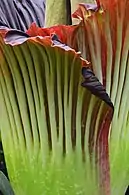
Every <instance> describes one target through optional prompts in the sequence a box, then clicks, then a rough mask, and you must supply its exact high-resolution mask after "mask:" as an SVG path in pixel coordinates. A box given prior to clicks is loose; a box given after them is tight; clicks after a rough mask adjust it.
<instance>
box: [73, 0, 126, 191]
mask: <svg viewBox="0 0 129 195" xmlns="http://www.w3.org/2000/svg"><path fill="white" fill-rule="evenodd" d="M128 10H129V1H128V0H122V1H120V0H108V1H106V0H100V1H97V5H96V6H92V5H86V4H80V6H79V8H78V10H77V11H76V12H75V13H74V14H73V16H74V17H76V18H79V20H81V23H80V32H82V33H81V35H79V37H80V39H81V41H80V42H79V43H80V44H79V45H78V47H79V49H80V50H81V51H82V54H83V57H84V58H87V59H88V60H90V61H91V64H92V69H93V71H94V73H95V75H96V76H97V77H98V78H99V80H100V81H101V82H102V83H103V84H104V86H105V87H106V90H107V92H108V94H109V96H110V98H111V100H112V102H113V103H114V117H113V121H112V124H111V132H110V136H109V143H110V152H109V153H110V176H111V194H124V191H125V189H126V186H127V184H128V182H129V165H128V160H129V159H128V153H129V144H128V138H129V118H128V116H129V104H128V99H129V87H128V82H129V80H128V75H129V12H128ZM80 32H79V33H80ZM82 35H83V36H82ZM118 175H119V177H118Z"/></svg>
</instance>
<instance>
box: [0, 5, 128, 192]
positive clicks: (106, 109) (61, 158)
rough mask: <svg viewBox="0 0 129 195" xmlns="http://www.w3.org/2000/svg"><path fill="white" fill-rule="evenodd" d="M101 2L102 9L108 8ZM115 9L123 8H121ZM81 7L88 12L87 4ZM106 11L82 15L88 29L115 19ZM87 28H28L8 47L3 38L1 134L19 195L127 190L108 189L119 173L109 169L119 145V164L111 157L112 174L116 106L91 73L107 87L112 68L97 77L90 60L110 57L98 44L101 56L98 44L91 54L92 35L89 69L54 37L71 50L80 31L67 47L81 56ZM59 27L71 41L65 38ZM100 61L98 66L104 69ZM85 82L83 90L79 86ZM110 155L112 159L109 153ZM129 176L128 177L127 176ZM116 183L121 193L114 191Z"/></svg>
mask: <svg viewBox="0 0 129 195" xmlns="http://www.w3.org/2000/svg"><path fill="white" fill-rule="evenodd" d="M104 2H106V1H103V2H101V3H102V5H104V6H105V4H104ZM115 3H116V5H118V4H117V3H119V1H115ZM124 3H126V1H124ZM122 5H123V4H122ZM106 6H107V5H106ZM82 7H83V10H85V7H84V5H82ZM119 7H121V6H119ZM107 8H108V7H104V10H102V7H101V9H100V4H98V7H96V9H95V10H97V11H95V12H94V10H92V12H91V11H90V10H88V12H86V15H84V18H85V16H86V22H87V21H88V24H89V22H90V24H91V25H93V26H94V21H93V20H92V19H93V18H95V20H97V19H98V18H99V19H98V20H99V22H100V23H101V22H103V21H106V18H105V13H108V14H109V16H110V12H108V9H107ZM88 9H89V8H88ZM87 13H88V15H87ZM111 13H112V14H113V12H111ZM115 13H117V11H116V10H115ZM76 14H77V12H76ZM101 14H102V15H101ZM77 16H79V15H78V14H77ZM87 16H88V17H87ZM127 16H128V15H127ZM79 18H80V16H79ZM81 19H82V18H81ZM124 20H125V19H124ZM84 21H85V20H84ZM86 22H85V25H84V24H83V23H82V22H81V24H79V25H78V26H74V27H72V26H67V27H65V26H58V27H52V28H49V29H39V28H36V27H35V28H32V27H31V29H33V30H34V29H35V30H37V31H36V32H34V31H33V32H32V31H31V29H29V30H28V31H27V33H28V34H25V33H24V34H23V33H22V32H18V31H10V32H8V33H7V35H6V37H5V39H4V40H3V38H1V44H0V45H1V46H0V47H1V50H0V51H1V59H2V60H1V62H0V74H1V75H0V79H1V80H0V81H1V82H0V84H1V87H0V98H1V99H0V100H1V102H2V112H1V121H0V125H1V135H2V142H3V147H4V153H5V157H6V164H7V168H8V172H9V176H10V180H11V183H12V185H13V187H14V190H15V193H16V194H18V195H20V194H21V195H22V194H46V195H47V194H60V195H64V194H71V195H72V194H89V195H90V194H91V195H93V194H95V195H97V194H99V195H100V194H102V195H105V194H106V195H109V194H118V193H119V192H123V190H124V188H123V186H124V185H127V184H126V183H125V182H126V181H125V180H124V181H123V186H120V183H119V182H118V183H117V182H116V181H117V180H115V179H116V178H115V177H114V178H113V179H112V178H111V184H110V172H111V176H112V175H113V176H114V175H115V174H116V169H115V168H114V165H113V166H112V162H113V163H114V164H115V163H117V164H118V162H115V161H116V159H117V157H118V153H117V152H118V151H117V149H119V148H118V144H117V142H115V143H114V145H116V144H117V145H116V148H115V149H114V146H113V149H114V152H115V158H114V159H113V160H112V157H111V158H110V165H111V166H110V167H111V171H110V167H109V162H108V160H109V159H108V133H109V130H110V127H111V129H112V132H113V131H115V128H114V127H113V124H112V125H111V126H110V122H111V118H112V114H113V107H112V104H111V102H110V99H109V98H108V96H107V94H106V92H105V90H104V88H103V86H102V85H101V84H100V83H99V81H98V80H97V78H96V77H95V76H94V74H93V73H92V72H91V70H90V69H91V68H92V66H93V70H94V72H95V74H96V75H97V73H96V70H97V71H98V72H99V74H98V75H97V76H99V75H102V76H101V77H99V79H100V81H105V77H104V75H103V72H101V69H102V70H103V69H104V68H103V67H107V64H106V63H104V62H103V63H102V68H101V66H100V70H99V69H97V68H96V69H94V66H95V63H94V62H95V61H93V60H92V57H93V58H94V55H93V54H94V53H95V54H96V51H97V52H100V56H101V55H104V54H105V53H104V54H103V50H101V48H100V43H99V39H98V45H97V49H96V45H95V43H94V42H93V45H92V46H93V50H95V51H94V53H93V51H92V50H91V45H90V41H89V40H90V39H91V38H92V37H91V38H89V37H90V36H91V35H92V34H93V35H94V31H93V29H92V30H91V31H90V33H91V34H90V36H89V37H87V36H86V38H87V42H85V44H84V45H83V48H89V49H88V50H87V52H86V53H85V54H86V55H88V60H91V62H92V63H91V65H90V64H87V62H86V61H84V60H83V59H82V58H81V57H80V54H79V53H77V52H75V50H73V49H70V48H69V47H67V46H66V45H63V44H62V43H61V42H60V41H59V40H58V38H57V37H56V36H55V35H51V34H53V33H56V34H57V35H58V37H59V38H60V40H61V41H62V42H66V43H67V44H69V39H68V38H69V37H70V36H73V37H74V35H75V34H73V32H74V33H75V32H76V33H77V34H76V35H78V36H77V37H78V38H77V37H76V35H75V37H76V38H75V43H74V44H73V42H70V46H71V47H74V46H77V48H79V49H80V50H81V44H79V45H78V40H80V38H79V32H80V31H81V30H83V28H82V26H81V25H82V24H83V27H84V26H87V25H88V24H86ZM106 23H107V22H106ZM97 24H98V23H97ZM102 24H103V23H101V25H102ZM101 25H100V26H99V27H98V30H100V27H101ZM33 27H34V26H33ZM124 27H126V26H125V25H124ZM62 28H64V31H63V32H66V33H67V34H64V35H60V33H61V31H62V30H60V29H62ZM71 28H73V29H71ZM74 30H75V31H74ZM77 31H78V32H77ZM87 32H89V31H87V29H86V30H84V32H83V35H85V33H87ZM95 32H97V31H95ZM38 33H40V34H38ZM68 33H69V34H68ZM71 33H72V34H71ZM2 34H3V31H2ZM28 35H30V36H32V35H33V37H29V36H28ZM37 35H40V36H37ZM66 35H69V37H68V38H67V36H66ZM64 37H66V40H65V39H64ZM88 38H89V39H88ZM95 40H96V39H95ZM115 40H116V39H115ZM5 41H6V44H5ZM70 41H71V39H70ZM118 41H119V40H118ZM104 43H105V42H104ZM72 44H73V45H74V46H73V45H72ZM102 48H103V47H102ZM122 48H123V47H122ZM98 49H99V50H98ZM127 49H128V46H127ZM115 51H116V50H115ZM127 51H128V50H127ZM82 54H83V55H84V51H83V50H82ZM98 56H99V55H97V56H96V63H97V62H100V58H98ZM118 56H119V53H118ZM84 57H85V56H84ZM86 57H87V56H86ZM127 58H128V54H127ZM102 59H103V60H104V59H106V58H105V57H103V58H102ZM115 59H116V57H114V58H113V62H114V61H115ZM97 65H100V64H99V63H97ZM104 70H105V69H104ZM81 71H82V74H83V77H84V82H83V78H82V76H81ZM82 82H83V83H82ZM113 82H115V81H113ZM113 82H112V83H111V84H112V85H113ZM81 83H82V85H83V86H85V87H86V89H85V88H83V87H81ZM105 83H106V82H104V85H105ZM125 83H126V82H125ZM125 83H124V84H125ZM105 86H106V85H105ZM106 87H107V86H106ZM127 89H128V88H127ZM93 94H94V95H93ZM109 95H110V94H109ZM121 101H122V100H121ZM121 103H122V102H121ZM127 113H128V111H127ZM127 115H128V114H127ZM115 116H116V115H114V119H115ZM114 119H113V121H114ZM112 140H113V141H114V139H113V138H112ZM112 140H110V141H112ZM115 141H117V139H116V140H115ZM110 151H111V154H112V152H113V150H112V148H111V150H110ZM119 152H120V151H119ZM122 154H123V153H122ZM124 159H125V156H124ZM117 160H118V159H117ZM117 164H115V165H117ZM118 165H119V164H118ZM112 167H113V168H112ZM118 168H119V167H118ZM113 171H114V172H113ZM125 171H126V173H127V169H126V170H125ZM112 173H113V174H112ZM123 179H124V177H123ZM112 181H113V182H114V181H115V182H116V184H117V185H118V186H117V185H115V186H114V183H113V182H112ZM119 186H120V188H119ZM124 187H125V186H124ZM117 189H118V190H119V191H117ZM113 190H116V191H113ZM120 190H121V191H120Z"/></svg>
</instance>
